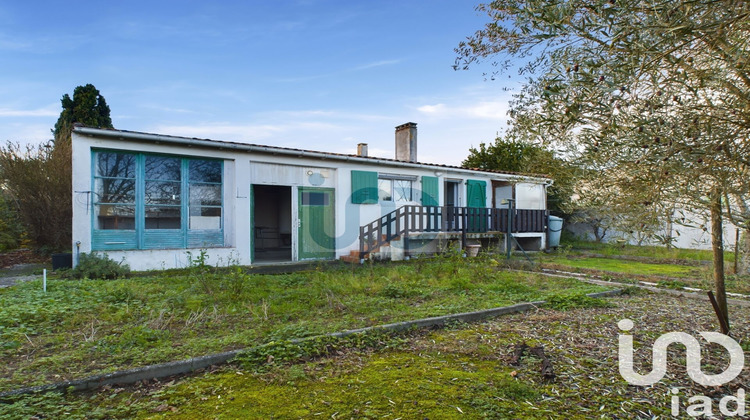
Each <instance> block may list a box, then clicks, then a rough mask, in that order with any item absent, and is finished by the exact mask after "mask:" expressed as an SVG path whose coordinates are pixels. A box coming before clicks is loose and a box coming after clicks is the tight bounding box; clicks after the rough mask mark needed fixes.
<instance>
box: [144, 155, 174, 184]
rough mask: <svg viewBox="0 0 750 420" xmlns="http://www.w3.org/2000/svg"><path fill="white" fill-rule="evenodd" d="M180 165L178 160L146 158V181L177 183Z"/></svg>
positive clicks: (157, 157) (156, 157)
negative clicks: (156, 180) (155, 180)
mask: <svg viewBox="0 0 750 420" xmlns="http://www.w3.org/2000/svg"><path fill="white" fill-rule="evenodd" d="M181 163H182V159H180V158H171V157H161V156H146V179H159V180H164V181H179V180H180V179H182V178H181V177H180V167H181Z"/></svg>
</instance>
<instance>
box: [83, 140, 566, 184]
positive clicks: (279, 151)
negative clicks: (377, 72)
mask: <svg viewBox="0 0 750 420" xmlns="http://www.w3.org/2000/svg"><path fill="white" fill-rule="evenodd" d="M73 132H74V133H78V134H82V135H85V136H91V137H110V138H115V139H120V140H126V139H127V140H140V141H143V140H147V141H153V142H159V143H170V144H181V145H189V146H198V147H207V148H211V149H216V148H219V149H231V150H238V151H243V152H256V153H267V154H274V155H288V156H295V157H309V158H317V159H323V160H325V159H331V160H340V161H345V162H358V163H369V164H372V163H374V162H375V163H380V164H381V165H388V166H396V167H403V168H416V169H424V168H426V167H427V168H431V169H434V170H436V171H443V172H455V173H463V174H477V173H481V174H485V175H491V176H494V177H508V178H511V179H517V180H537V181H542V183H543V184H544V185H545V186H550V185H552V182H553V181H552V180H551V179H547V178H539V177H533V176H523V175H513V174H503V173H497V172H485V171H475V170H470V169H461V168H453V167H445V166H440V165H434V164H429V163H413V162H401V161H393V160H385V159H378V158H375V157H368V158H364V157H359V156H346V155H336V154H330V153H325V152H316V151H311V150H294V149H284V148H277V147H271V146H258V145H254V144H242V143H229V142H224V141H220V140H206V139H197V138H187V137H176V136H165V135H162V134H150V133H138V132H132V131H119V130H105V129H101V128H92V127H74V128H73Z"/></svg>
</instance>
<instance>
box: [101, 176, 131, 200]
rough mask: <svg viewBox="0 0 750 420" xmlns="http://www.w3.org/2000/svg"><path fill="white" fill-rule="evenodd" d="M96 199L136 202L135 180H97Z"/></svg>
mask: <svg viewBox="0 0 750 420" xmlns="http://www.w3.org/2000/svg"><path fill="white" fill-rule="evenodd" d="M96 201H97V202H99V203H135V180H132V179H107V178H99V179H97V180H96Z"/></svg>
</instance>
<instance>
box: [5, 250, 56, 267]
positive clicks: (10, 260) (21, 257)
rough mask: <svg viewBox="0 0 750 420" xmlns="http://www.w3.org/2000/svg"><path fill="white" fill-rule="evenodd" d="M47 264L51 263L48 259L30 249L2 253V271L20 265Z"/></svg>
mask: <svg viewBox="0 0 750 420" xmlns="http://www.w3.org/2000/svg"><path fill="white" fill-rule="evenodd" d="M47 262H49V258H48V257H43V256H41V255H38V254H35V253H34V252H33V251H32V250H30V249H17V250H15V251H10V252H5V253H0V269H9V268H13V267H14V266H17V265H20V264H45V263H47Z"/></svg>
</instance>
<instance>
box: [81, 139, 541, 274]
mask: <svg viewBox="0 0 750 420" xmlns="http://www.w3.org/2000/svg"><path fill="white" fill-rule="evenodd" d="M92 148H98V149H114V150H122V151H134V152H147V153H162V154H170V155H176V156H187V157H190V156H195V157H206V158H217V159H223V160H224V198H225V202H224V218H225V219H224V235H225V246H224V247H222V248H209V249H207V250H206V252H207V253H208V256H209V261H208V262H209V263H210V264H224V265H226V264H229V263H231V262H235V263H239V264H244V265H249V264H251V263H252V261H251V259H250V258H251V257H250V256H251V250H252V242H251V241H252V238H253V234H252V232H251V220H250V214H251V211H250V210H251V209H250V206H251V204H250V187H251V185H253V184H264V185H287V186H291V187H292V215H291V217H292V219H293V220H294V221H295V222H296V220H297V214H298V212H297V195H298V193H297V188H299V187H301V186H309V187H326V188H334V189H335V190H336V195H335V197H336V198H335V217H336V248H337V250H336V255H337V257H338V256H342V255H346V254H348V253H349V252H350V251H352V250H358V249H359V245H358V240H359V227H360V226H361V225H363V224H365V223H369V222H372V221H373V220H375V219H377V218H378V217H380V216H383V215H385V214H387V213H389V212H391V211H393V210H394V209H395V208H396V207H399V206H402V205H405V204H414V205H420V204H421V197H422V191H421V177H422V176H433V177H434V176H437V177H438V180H439V181H438V182H439V184H438V185H439V189H438V190H439V204H440V205H443V204H444V200H445V197H444V187H443V186H444V182H445V180H446V179H447V178H450V179H459V180H461V181H462V183H461V189H462V192H461V194H462V196H464V197H465V195H466V192H465V188H466V180H468V179H477V180H485V181H486V183H487V188H486V195H487V197H486V202H487V203H488V205H491V203H492V182H491V181H492V179H496V180H498V179H499V180H504V181H509V182H514V181H515V180H518V178H517V177H514V176H512V175H507V176H506V175H501V174H489V173H481V172H470V171H466V170H461V169H453V168H444V167H421V168H415V167H404V166H402V165H400V164H399V163H398V162H393V163H385V162H381V163H376V162H375V161H374V162H373V164H369V165H368V164H366V163H358V162H353V161H349V160H337V159H317V158H309V157H296V156H285V155H281V154H278V155H277V154H261V153H250V152H245V151H231V150H222V149H219V148H218V147H217V148H205V147H188V146H180V145H169V144H159V143H155V142H153V141H150V140H149V141H125V140H117V139H113V138H106V139H98V138H93V137H89V136H84V135H81V134H79V133H75V132H74V133H73V191H74V192H73V222H74V223H73V243H74V250H75V249H76V246H75V245H76V243H78V242H80V247H79V248H78V249H79V250H80V252H90V251H91V235H92V221H93V218H92V216H91V211H92V208H93V206H92V205H91V200H93V194H92V193H91V190H92V188H93V187H92V174H91V170H92V153H91V150H92ZM352 170H369V171H377V172H380V173H391V174H399V175H404V176H412V177H414V178H415V181H414V182H413V196H412V197H413V200H412V201H410V202H397V203H394V202H383V203H378V204H352V203H351V171H352ZM517 185H524V186H523V187H522V191H521V192H520V194H521V196H523V197H524V198H523V201H521V200H519V204H518V208H541V209H543V208H544V203H545V201H546V200H545V188H544V186H541V185H534V184H532V183H528V182H527V183H521V184H517ZM517 194H519V192H518V190H517ZM521 205H524V206H533V207H521ZM287 217H288V216H287ZM294 226H296V224H293V226H292V229H291V230H292V240H293V253H294V254H293V255H294V256H295V258H296V250H297V229H295V228H294ZM199 252H200V249H164V250H148V251H146V250H129V251H109V252H108V254H109V256H110V257H111V258H113V259H116V260H120V259H123V258H124V259H125V260H126V261H127V262H128V263H129V264H130V266H131V268H133V269H134V270H148V269H163V268H172V267H184V266H185V265H186V264H187V263H188V253H192V254H193V255H197V254H198V253H199ZM74 258H75V256H74Z"/></svg>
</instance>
